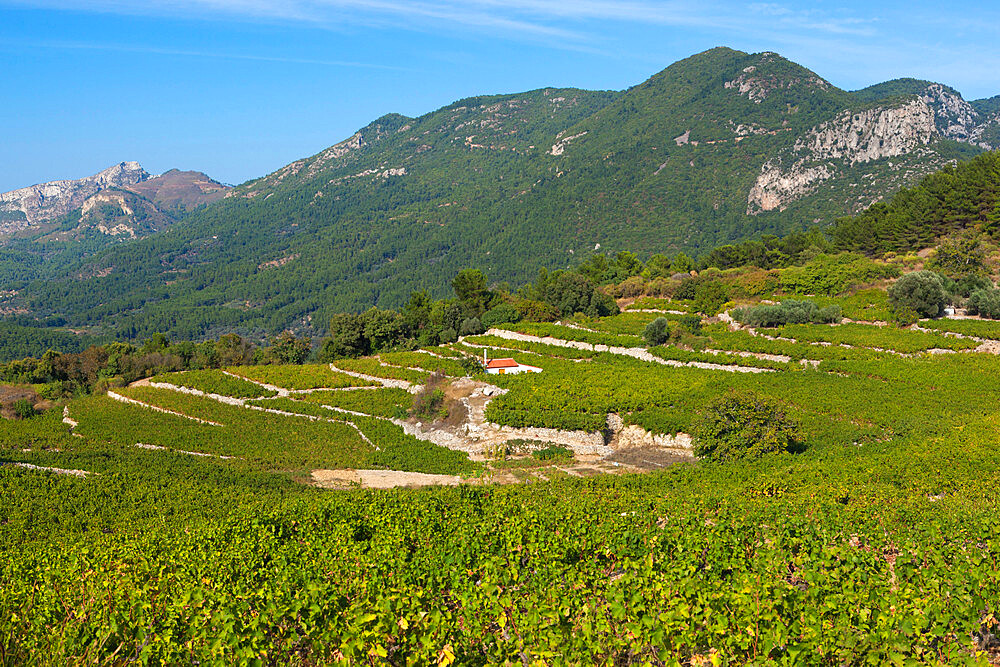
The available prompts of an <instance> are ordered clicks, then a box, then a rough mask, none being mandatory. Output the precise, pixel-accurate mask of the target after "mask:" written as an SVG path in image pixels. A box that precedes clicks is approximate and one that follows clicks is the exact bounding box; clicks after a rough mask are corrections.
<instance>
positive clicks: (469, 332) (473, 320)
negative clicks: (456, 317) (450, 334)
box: [458, 317, 486, 336]
mask: <svg viewBox="0 0 1000 667" xmlns="http://www.w3.org/2000/svg"><path fill="white" fill-rule="evenodd" d="M484 331H486V329H484V328H483V323H482V322H480V321H479V318H478V317H467V318H465V319H464V320H462V324H461V325H460V326H459V327H458V334H459V335H460V336H476V335H479V334H481V333H483V332H484Z"/></svg>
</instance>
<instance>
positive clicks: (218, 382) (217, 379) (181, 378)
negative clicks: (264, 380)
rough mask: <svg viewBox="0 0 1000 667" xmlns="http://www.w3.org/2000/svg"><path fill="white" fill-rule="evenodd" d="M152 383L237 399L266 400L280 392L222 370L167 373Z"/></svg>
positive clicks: (157, 377)
mask: <svg viewBox="0 0 1000 667" xmlns="http://www.w3.org/2000/svg"><path fill="white" fill-rule="evenodd" d="M150 381H151V382H164V383H167V384H172V385H174V386H177V387H188V388H190V389H197V390H198V391H203V392H205V393H209V394H218V395H220V396H233V397H235V398H264V397H266V396H276V395H277V393H278V392H276V391H274V390H273V389H265V388H264V387H262V386H260V385H259V384H254V383H253V382H248V381H247V380H244V379H242V378H238V377H233V376H232V375H228V374H226V372H225V371H221V370H205V371H184V372H181V373H167V374H165V375H157V376H154V377H153V378H151V380H150Z"/></svg>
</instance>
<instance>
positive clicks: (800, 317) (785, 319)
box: [733, 299, 842, 327]
mask: <svg viewBox="0 0 1000 667" xmlns="http://www.w3.org/2000/svg"><path fill="white" fill-rule="evenodd" d="M841 317H842V313H841V310H840V306H836V305H833V306H827V307H825V308H820V307H818V306H817V305H816V304H815V303H813V302H812V301H796V300H794V299H787V300H785V301H782V302H781V303H780V304H778V305H767V304H764V305H761V306H754V307H752V308H738V309H736V310H734V311H733V318H734V319H736V320H737V321H738V322H741V323H743V324H746V325H747V326H751V327H780V326H784V325H785V324H809V323H812V324H834V323H837V322H840V320H841Z"/></svg>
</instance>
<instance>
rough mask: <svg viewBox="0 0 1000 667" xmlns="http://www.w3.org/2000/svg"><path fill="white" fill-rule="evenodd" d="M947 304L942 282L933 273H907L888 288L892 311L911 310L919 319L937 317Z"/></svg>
mask: <svg viewBox="0 0 1000 667" xmlns="http://www.w3.org/2000/svg"><path fill="white" fill-rule="evenodd" d="M947 302H948V293H947V292H946V291H945V288H944V281H943V280H942V279H941V276H939V275H938V274H936V273H934V272H933V271H914V272H913V273H907V274H906V275H904V276H903V277H902V278H900V279H899V280H897V281H896V283H895V284H894V285H893V286H892V287H890V288H889V305H891V306H892V308H893V310H897V311H898V310H902V309H904V308H912V309H913V310H914V311H916V312H917V314H918V315H920V316H921V317H937V316H938V315H940V314H941V311H942V309H943V308H944V306H945V304H946V303H947Z"/></svg>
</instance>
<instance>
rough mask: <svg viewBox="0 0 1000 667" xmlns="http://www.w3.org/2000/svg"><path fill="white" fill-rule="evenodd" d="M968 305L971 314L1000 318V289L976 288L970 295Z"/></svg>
mask: <svg viewBox="0 0 1000 667" xmlns="http://www.w3.org/2000/svg"><path fill="white" fill-rule="evenodd" d="M966 307H967V308H968V309H969V313H970V314H971V315H980V316H982V317H985V318H986V319H988V320H1000V289H979V290H976V291H975V292H973V293H972V294H971V295H970V296H969V302H968V303H967V304H966Z"/></svg>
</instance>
